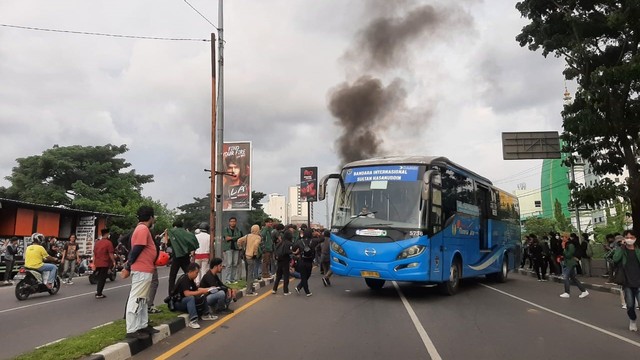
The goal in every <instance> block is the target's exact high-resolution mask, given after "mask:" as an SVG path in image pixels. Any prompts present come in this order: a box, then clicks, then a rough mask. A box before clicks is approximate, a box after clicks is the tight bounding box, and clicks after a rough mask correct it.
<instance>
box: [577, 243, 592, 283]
mask: <svg viewBox="0 0 640 360" xmlns="http://www.w3.org/2000/svg"><path fill="white" fill-rule="evenodd" d="M580 247H581V248H582V260H580V263H581V265H582V274H583V275H584V276H587V277H591V257H592V256H593V247H592V246H591V242H589V234H587V233H582V243H580Z"/></svg>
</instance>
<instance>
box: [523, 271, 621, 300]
mask: <svg viewBox="0 0 640 360" xmlns="http://www.w3.org/2000/svg"><path fill="white" fill-rule="evenodd" d="M518 273H520V274H522V275H527V276H531V277H537V275H536V273H535V272H534V271H531V270H525V269H518ZM547 278H548V279H549V280H551V281H554V282H557V283H561V284H562V283H564V278H563V277H562V276H557V275H551V274H550V275H548V276H547ZM579 280H580V282H581V283H582V285H584V287H585V288H587V289H589V290H595V291H600V292H607V293H611V294H616V295H619V294H620V291H621V288H620V286H619V285H598V284H591V283H588V282H584V281H582V279H579Z"/></svg>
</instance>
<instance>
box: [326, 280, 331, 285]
mask: <svg viewBox="0 0 640 360" xmlns="http://www.w3.org/2000/svg"><path fill="white" fill-rule="evenodd" d="M325 280H327V285H329V286H331V280H329V278H325Z"/></svg>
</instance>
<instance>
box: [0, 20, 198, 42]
mask: <svg viewBox="0 0 640 360" xmlns="http://www.w3.org/2000/svg"><path fill="white" fill-rule="evenodd" d="M0 26H3V27H8V28H14V29H22V30H34V31H46V32H54V33H65V34H76V35H91V36H106V37H115V38H126V39H141V40H164V41H200V42H211V39H193V38H171V37H159V36H139V35H122V34H108V33H99V32H90V31H74V30H60V29H49V28H40V27H35V26H21V25H11V24H0Z"/></svg>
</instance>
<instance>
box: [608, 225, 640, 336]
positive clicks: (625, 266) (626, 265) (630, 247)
mask: <svg viewBox="0 0 640 360" xmlns="http://www.w3.org/2000/svg"><path fill="white" fill-rule="evenodd" d="M622 236H624V245H623V246H620V247H618V248H616V249H615V251H614V253H613V263H614V264H618V266H622V271H623V272H624V284H623V286H622V291H623V292H624V300H625V303H626V305H627V316H629V330H630V331H638V325H637V324H636V319H637V317H636V304H638V303H640V290H639V289H640V248H639V247H637V246H636V245H635V243H636V239H637V238H636V233H635V231H633V230H625V231H624V232H623V233H622ZM636 300H637V301H638V303H636Z"/></svg>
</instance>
